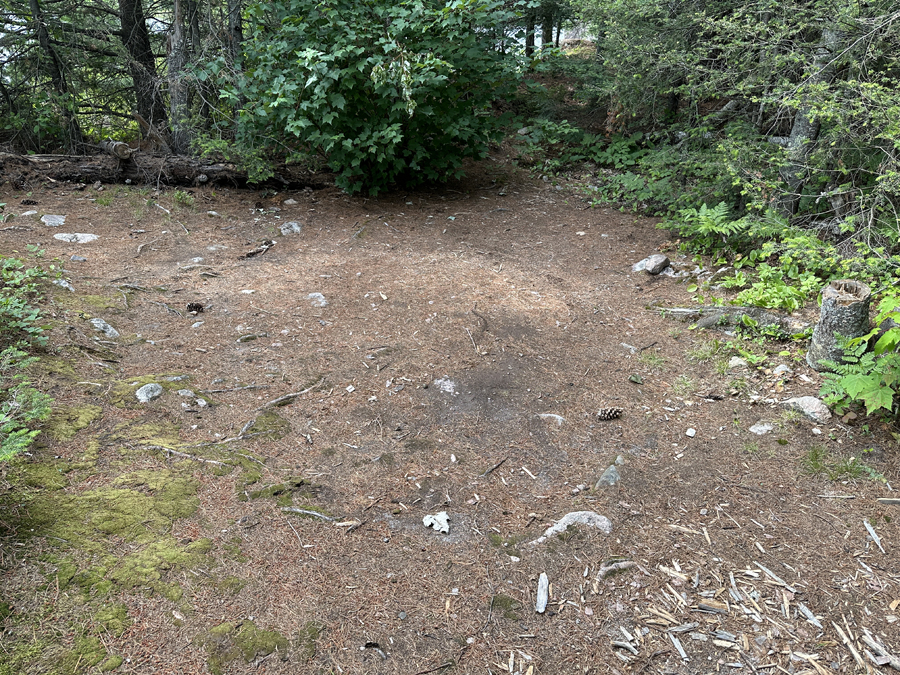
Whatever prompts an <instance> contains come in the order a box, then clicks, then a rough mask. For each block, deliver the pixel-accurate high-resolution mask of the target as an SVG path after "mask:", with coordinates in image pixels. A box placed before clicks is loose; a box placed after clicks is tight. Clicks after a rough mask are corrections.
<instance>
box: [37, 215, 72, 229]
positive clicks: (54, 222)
mask: <svg viewBox="0 0 900 675" xmlns="http://www.w3.org/2000/svg"><path fill="white" fill-rule="evenodd" d="M41 222H42V223H43V224H44V225H46V226H47V227H59V226H60V225H65V223H66V217H65V216H50V215H47V216H41Z"/></svg>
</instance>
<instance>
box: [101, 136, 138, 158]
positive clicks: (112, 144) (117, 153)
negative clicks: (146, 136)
mask: <svg viewBox="0 0 900 675" xmlns="http://www.w3.org/2000/svg"><path fill="white" fill-rule="evenodd" d="M100 149H101V150H103V152H105V153H106V154H108V155H112V156H113V157H117V158H118V159H131V156H132V155H133V154H134V153H135V152H136V150H135V149H134V148H132V147H131V146H130V145H128V143H122V141H114V140H112V139H111V138H107V139H105V140H103V141H100Z"/></svg>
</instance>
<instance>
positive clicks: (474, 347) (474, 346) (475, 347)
mask: <svg viewBox="0 0 900 675" xmlns="http://www.w3.org/2000/svg"><path fill="white" fill-rule="evenodd" d="M466 334H468V336H469V339H470V340H471V341H472V348H473V349H474V350H475V353H476V354H478V355H479V356H481V352H479V351H478V345H476V344H475V338H473V337H472V333H470V332H469V329H468V328H466Z"/></svg>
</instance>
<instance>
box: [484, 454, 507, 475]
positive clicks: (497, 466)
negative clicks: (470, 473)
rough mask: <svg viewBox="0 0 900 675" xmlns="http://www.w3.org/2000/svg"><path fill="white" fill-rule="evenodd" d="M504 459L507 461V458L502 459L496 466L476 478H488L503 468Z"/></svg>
mask: <svg viewBox="0 0 900 675" xmlns="http://www.w3.org/2000/svg"><path fill="white" fill-rule="evenodd" d="M506 459H507V458H506V457H504V458H503V459H501V460H500V461H499V462H497V463H496V464H494V466H492V467H491V468H490V469H488V470H487V471H485V472H484V473H483V474H481V475H480V476H478V477H479V478H484V477H485V476H489V475H490V474H492V473H493V472H494V471H496V470H497V469H499V468H500V467H501V466H503V462H505V461H506Z"/></svg>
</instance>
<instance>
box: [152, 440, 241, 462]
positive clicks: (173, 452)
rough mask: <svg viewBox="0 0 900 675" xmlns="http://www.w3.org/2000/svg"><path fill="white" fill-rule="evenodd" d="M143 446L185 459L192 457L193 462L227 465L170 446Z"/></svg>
mask: <svg viewBox="0 0 900 675" xmlns="http://www.w3.org/2000/svg"><path fill="white" fill-rule="evenodd" d="M144 447H145V448H147V449H149V450H164V451H165V453H166V454H167V455H177V456H178V457H184V458H185V459H192V460H194V461H195V462H203V463H204V464H218V465H219V466H228V464H226V463H225V462H217V461H216V460H214V459H204V458H203V457H197V456H196V455H189V454H187V453H186V452H179V451H178V450H173V449H172V448H167V447H166V446H164V445H145V446H144Z"/></svg>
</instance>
